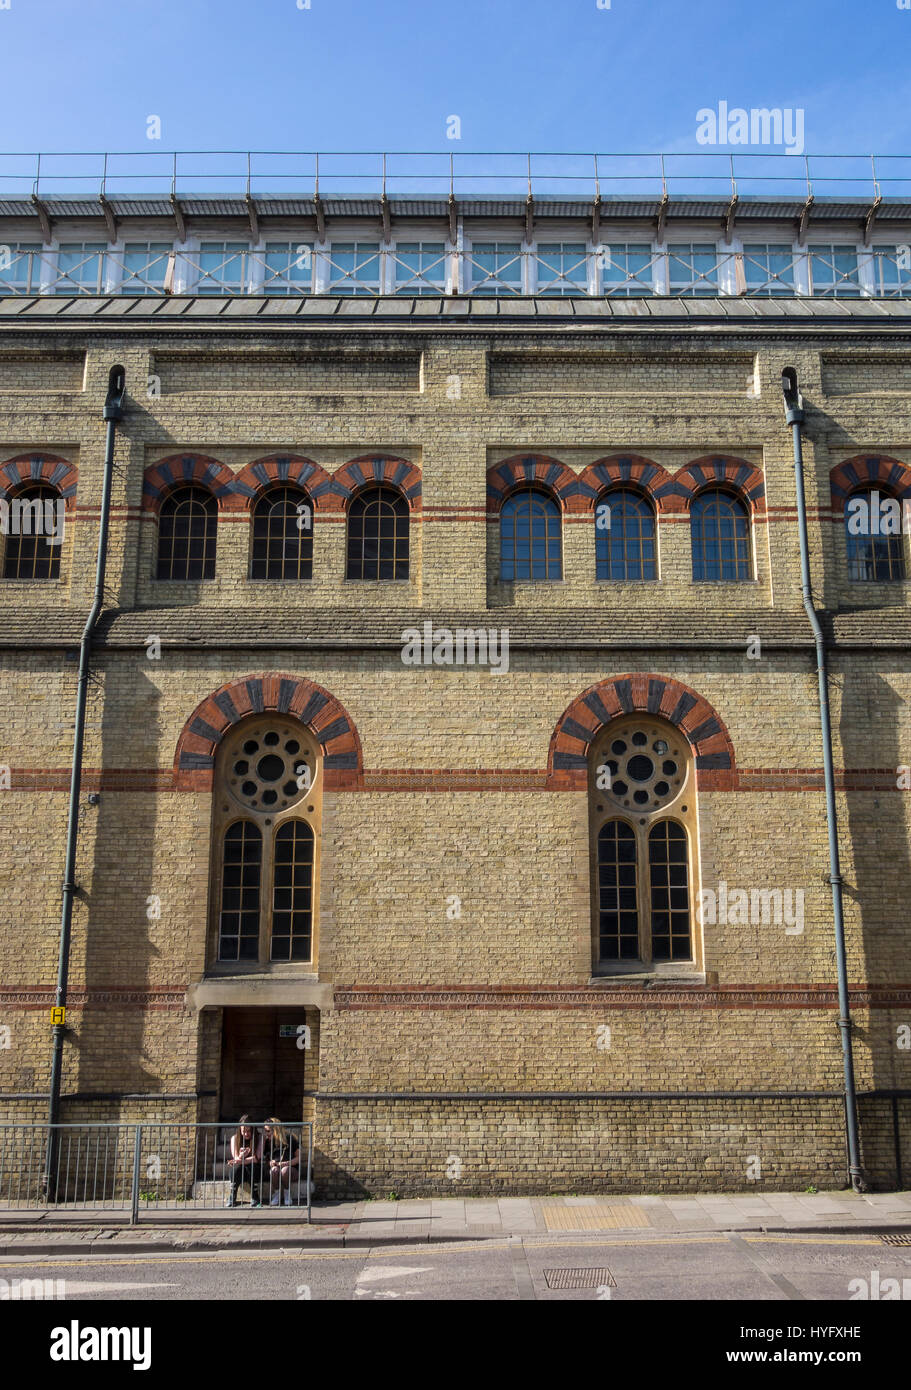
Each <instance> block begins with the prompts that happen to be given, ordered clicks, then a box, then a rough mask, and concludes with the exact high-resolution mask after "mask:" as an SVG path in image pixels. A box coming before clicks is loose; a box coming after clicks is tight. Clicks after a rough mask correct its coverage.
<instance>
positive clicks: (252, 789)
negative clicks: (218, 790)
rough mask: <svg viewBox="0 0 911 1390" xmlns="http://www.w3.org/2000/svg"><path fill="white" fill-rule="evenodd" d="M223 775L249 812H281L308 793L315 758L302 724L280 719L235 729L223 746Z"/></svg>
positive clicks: (228, 785) (314, 774) (312, 778)
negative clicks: (229, 741) (244, 728)
mask: <svg viewBox="0 0 911 1390" xmlns="http://www.w3.org/2000/svg"><path fill="white" fill-rule="evenodd" d="M224 757H225V761H224V763H223V764H222V766H223V777H224V782H225V785H226V786H227V788H228V790H229V791H230V793H231V795H232V796H233V797H234V799H235V800H236V801H239V802H240V804H241V806H245V807H246V808H247V809H248V810H250V811H266V812H269V811H274V812H279V811H284V810H286V809H287V808H288V807H289V806H293V805H294V804H295V802H298V801H301V800H303V799H304V797H306V796H307V795H308V794H309V793H310V789H311V787H312V786H313V782H314V779H315V777H316V759H315V758H314V756H313V753H312V751H311V748H310V745H309V742H308V741H307V740H306V739H305V737H304V735H303V733H302V730H301V726H300V725H299V724H294V723H292V722H291V721H290V720H283V719H281V718H278V719H273V720H270V721H269V723H268V724H262V725H257V726H254V727H251V728H248V729H246V730H238V731H237V733H236V734H235V736H234V738H233V739H232V740H231V743H230V745H229V747H227V748H226V749H225V753H224Z"/></svg>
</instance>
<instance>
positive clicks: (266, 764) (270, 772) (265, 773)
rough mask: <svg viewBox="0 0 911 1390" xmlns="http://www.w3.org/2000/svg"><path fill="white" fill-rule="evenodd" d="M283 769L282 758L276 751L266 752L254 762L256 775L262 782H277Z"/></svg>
mask: <svg viewBox="0 0 911 1390" xmlns="http://www.w3.org/2000/svg"><path fill="white" fill-rule="evenodd" d="M284 771H285V764H284V760H283V759H282V758H280V757H279V756H278V754H277V753H267V754H266V756H265V757H264V758H260V760H259V762H258V763H257V764H256V775H257V776H258V777H260V778H261V779H262V780H263V781H264V782H277V781H278V779H279V777H281V776H282V775H283V773H284Z"/></svg>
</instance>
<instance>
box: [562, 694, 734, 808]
mask: <svg viewBox="0 0 911 1390" xmlns="http://www.w3.org/2000/svg"><path fill="white" fill-rule="evenodd" d="M625 714H651V715H655V716H656V717H658V718H661V719H666V720H667V721H668V723H670V724H673V725H674V726H675V727H676V728H678V729H679V730H680V732H681V733H682V734H683V736H684V737H685V738H686V740H687V741H688V743H689V744H690V747H691V748H692V750H693V757H694V761H695V765H696V777H697V784H698V786H699V788H700V789H701V790H703V791H732V790H734V788H735V787H736V786H737V768H736V764H735V761H734V745H733V743H732V742H731V736H730V734H729V733H728V731H727V729H726V728H725V725H724V721H723V720H722V719H721V716H720V715H719V714H718V712H717V711H716V710H715V709H713V708H712V706H711V705H710V704H709V702H708V700H706V699H704V698H703V697H702V696H701V695H700V694H699V693H698V692H697V691H695V690H692V689H691V688H690V687H689V686H688V685H683V683H682V682H681V681H677V680H673V679H672V678H671V677H670V676H661V675H655V674H653V673H650V672H636V673H634V674H631V675H625V676H615V677H613V678H612V679H611V680H604V681H599V682H598V684H597V685H592V686H590V687H589V688H588V690H585V691H583V692H582V694H581V695H579V696H577V697H576V699H575V700H573V702H572V704H571V705H570V706H569V707H568V708H567V709H566V710H565V711H564V712H563V714H562V715H561V717H560V719H559V720H558V722H557V726H556V728H555V729H554V732H553V735H552V737H551V740H550V749H549V752H548V758H547V785H548V787H549V788H551V789H552V790H554V791H585V790H587V787H588V766H589V752H590V750H591V746H592V744H593V743H594V741H595V739H596V738H597V737H598V735H599V734H600V733H601V730H602V729H603V728H605V727H606V725H608V724H610V723H611V721H612V720H614V719H618V718H620V716H621V715H625Z"/></svg>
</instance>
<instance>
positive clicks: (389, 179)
mask: <svg viewBox="0 0 911 1390" xmlns="http://www.w3.org/2000/svg"><path fill="white" fill-rule="evenodd" d="M694 138H695V121H694ZM449 143H450V145H451V146H454V145H455V144H456V143H458V142H457V141H456V140H455V139H452V140H450V141H449ZM761 143H767V142H765V141H762V142H761ZM206 189H209V190H215V191H216V192H217V193H218V194H220V195H229V196H237V197H241V198H245V197H264V196H280V195H281V194H284V195H288V194H290V195H291V196H298V197H301V196H303V197H317V198H318V197H326V196H330V197H334V196H342V195H343V194H344V193H348V194H359V195H361V196H364V195H367V196H370V195H374V196H376V197H384V196H387V195H391V196H398V195H402V196H407V195H409V194H420V195H424V196H427V195H430V196H438V197H442V198H444V199H445V198H448V197H453V198H460V197H464V196H466V195H472V194H474V195H487V196H490V195H492V194H493V195H495V196H500V197H516V196H519V197H522V198H524V197H527V196H531V197H545V196H554V195H557V196H559V195H563V196H567V195H568V196H571V197H574V198H600V197H604V196H607V197H610V196H615V195H620V196H625V197H630V196H635V197H641V198H659V199H660V198H663V197H665V196H668V197H670V196H681V197H690V196H692V195H693V194H708V195H710V196H715V197H724V198H730V197H734V196H736V197H745V196H758V197H767V196H776V195H777V196H787V197H791V198H795V199H801V200H803V199H805V198H808V197H819V196H822V197H852V198H853V197H856V198H863V199H867V200H868V201H870V202H873V201H875V200H876V199H878V198H880V197H906V196H908V195H909V194H911V155H900V154H889V155H876V154H805V153H800V154H796V153H790V154H789V153H786V152H785V149H784V148H780V149H778V148H774V147H770V148H766V149H762V150H750V151H738V152H736V153H734V152H733V151H732V150H731V149H730V148H729V147H726V146H725V145H724V144H723V143H722V144H721V146H720V147H719V148H717V149H711V150H709V149H702V150H698V151H696V150H694V151H683V152H677V153H672V152H665V153H662V152H660V151H655V152H651V151H640V152H603V153H598V152H595V151H575V152H573V151H544V150H534V151H521V152H520V151H494V150H487V151H476V150H473V151H468V150H461V149H455V148H450V149H445V148H444V149H440V150H436V151H433V150H423V151H421V150H414V151H408V150H397V151H380V150H362V151H344V150H335V151H316V150H306V151H301V150H298V151H295V150H154V149H149V148H146V149H144V150H126V151H122V152H111V151H109V152H104V151H45V152H37V151H25V152H16V153H12V152H10V153H6V154H3V155H2V156H0V196H5V197H13V196H19V197H31V196H35V197H37V198H44V197H60V196H64V197H76V198H85V197H92V198H99V199H109V198H117V197H118V196H125V195H127V194H129V195H135V194H151V195H153V196H159V197H164V198H172V197H178V198H179V197H187V196H191V195H195V196H199V195H202V196H205V190H206ZM269 190H280V194H276V193H272V194H270V193H269Z"/></svg>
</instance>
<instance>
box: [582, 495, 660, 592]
mask: <svg viewBox="0 0 911 1390" xmlns="http://www.w3.org/2000/svg"><path fill="white" fill-rule="evenodd" d="M657 573H658V571H657V565H656V562H655V513H654V511H653V509H652V507H651V504H650V503H649V502H648V501H647V500H646V499H645V498H644V497H643V496H642V495H641V494H640V493H638V492H633V491H631V490H630V489H627V488H615V489H614V490H613V491H611V492H606V493H604V494H603V495H602V496H601V497H600V498H599V500H598V504H597V506H596V507H595V577H596V578H597V579H620V580H636V579H656V578H657Z"/></svg>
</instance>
